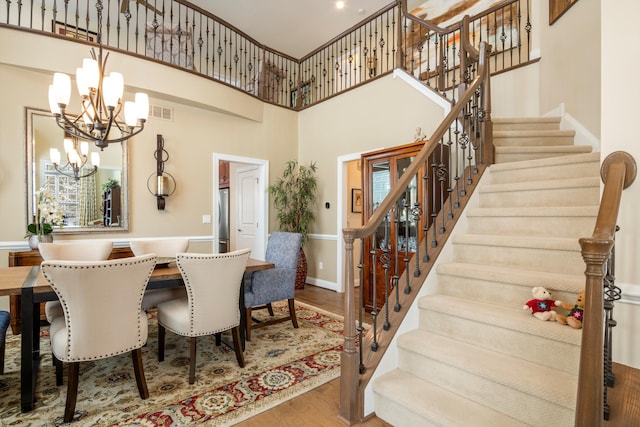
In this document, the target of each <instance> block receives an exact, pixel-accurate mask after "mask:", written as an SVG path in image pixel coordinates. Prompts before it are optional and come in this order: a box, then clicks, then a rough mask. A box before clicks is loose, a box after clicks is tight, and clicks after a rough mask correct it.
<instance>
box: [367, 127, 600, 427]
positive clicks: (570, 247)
mask: <svg viewBox="0 0 640 427" xmlns="http://www.w3.org/2000/svg"><path fill="white" fill-rule="evenodd" d="M572 140H573V132H572V131H561V130H559V119H555V118H553V119H548V118H543V119H502V120H499V119H498V120H496V121H495V122H494V141H495V144H496V161H497V163H498V162H499V164H495V165H493V166H491V167H490V168H489V170H488V172H487V173H485V176H484V177H483V178H482V181H481V182H480V184H479V187H478V189H477V191H479V194H478V196H479V199H478V200H479V201H478V203H477V207H468V208H467V209H466V211H465V215H466V217H467V221H466V223H467V226H466V230H457V229H456V230H454V233H453V235H452V239H453V240H452V243H453V261H452V262H446V263H443V262H441V263H439V264H438V266H437V270H436V271H437V292H436V293H435V294H432V295H428V296H424V297H422V298H421V299H419V301H418V306H419V319H420V320H419V328H418V329H416V330H413V331H410V332H408V333H405V334H403V335H401V336H399V337H398V339H397V345H398V367H397V368H396V369H395V370H393V371H391V372H388V373H386V374H384V375H382V376H380V377H378V378H377V379H376V380H375V381H374V383H373V391H374V407H375V412H376V415H377V416H378V417H380V418H382V419H384V420H385V421H387V422H389V423H390V424H393V425H395V426H402V427H406V426H421V427H423V426H465V427H469V426H491V427H497V426H508V427H513V426H525V425H536V426H539V425H545V426H568V425H573V424H574V417H575V403H576V391H577V374H578V364H579V351H580V340H581V331H580V330H576V329H572V328H571V327H569V326H563V325H560V324H558V323H556V322H544V321H540V320H537V319H536V318H534V317H533V316H532V315H531V314H530V312H529V311H528V310H527V311H525V310H523V309H522V306H523V305H524V303H525V302H526V301H528V300H530V299H532V298H533V297H532V295H531V289H532V288H533V287H534V286H544V287H546V288H547V289H548V290H549V291H551V293H552V295H553V297H554V298H555V299H561V300H563V301H567V302H571V303H573V302H574V301H575V299H576V296H577V293H578V292H579V291H580V290H582V289H583V288H584V283H585V277H584V269H585V265H584V262H583V260H582V257H581V253H580V245H579V243H578V238H580V237H585V236H589V235H591V233H592V231H593V226H594V224H595V218H596V215H597V209H598V202H599V184H600V178H599V167H600V156H599V153H590V151H591V150H590V147H587V148H585V147H576V146H575V145H573V143H572ZM560 311H561V310H559V312H560Z"/></svg>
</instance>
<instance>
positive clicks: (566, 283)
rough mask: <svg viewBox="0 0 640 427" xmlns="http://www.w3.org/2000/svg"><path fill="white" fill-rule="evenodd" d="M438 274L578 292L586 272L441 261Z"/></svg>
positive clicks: (582, 287) (437, 267)
mask: <svg viewBox="0 0 640 427" xmlns="http://www.w3.org/2000/svg"><path fill="white" fill-rule="evenodd" d="M436 271H437V272H438V274H447V275H450V276H460V277H468V278H481V279H483V280H487V281H494V282H503V283H513V284H517V285H520V286H526V287H534V286H543V287H545V288H547V289H549V290H557V291H565V292H572V293H578V292H580V291H581V290H583V289H584V284H585V278H584V274H580V275H578V274H563V273H551V272H544V271H530V270H522V269H518V268H510V267H504V266H495V265H483V264H469V263H460V262H448V263H439V264H438V265H437V266H436Z"/></svg>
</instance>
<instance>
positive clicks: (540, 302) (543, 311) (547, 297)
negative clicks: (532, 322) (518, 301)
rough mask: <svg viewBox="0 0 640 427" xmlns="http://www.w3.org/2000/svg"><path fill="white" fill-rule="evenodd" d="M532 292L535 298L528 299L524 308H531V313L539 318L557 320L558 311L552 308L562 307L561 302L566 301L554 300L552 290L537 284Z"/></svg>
mask: <svg viewBox="0 0 640 427" xmlns="http://www.w3.org/2000/svg"><path fill="white" fill-rule="evenodd" d="M531 293H532V294H533V299H532V300H529V301H527V303H526V304H525V305H524V306H522V309H523V310H526V309H530V310H531V314H532V315H534V316H535V317H536V319H539V320H549V321H554V320H556V317H557V315H558V313H556V312H555V311H553V310H552V308H553V307H560V306H561V304H564V303H563V302H562V301H560V300H552V299H551V292H549V291H548V290H547V289H546V288H544V287H542V286H536V287H535V288H533V289H532V290H531Z"/></svg>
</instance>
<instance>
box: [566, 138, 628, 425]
mask: <svg viewBox="0 0 640 427" xmlns="http://www.w3.org/2000/svg"><path fill="white" fill-rule="evenodd" d="M636 173H637V166H636V162H635V160H634V158H633V157H632V156H631V155H630V154H628V153H626V152H623V151H617V152H614V153H611V154H610V155H608V156H607V158H606V159H605V160H604V162H603V163H602V166H601V169H600V175H601V177H602V181H603V182H604V190H603V193H602V199H601V201H600V209H599V211H598V217H597V219H596V225H595V228H594V230H593V234H592V235H591V237H584V238H581V239H580V246H581V248H582V258H583V259H584V262H585V264H586V270H585V276H586V283H585V309H584V318H583V328H582V347H581V349H580V372H579V377H578V397H577V401H576V418H575V425H576V426H580V427H597V426H600V425H602V420H603V418H604V397H605V389H604V387H605V385H604V363H605V362H604V332H603V331H604V329H605V324H604V279H605V275H606V274H607V262H608V260H609V259H610V258H611V256H612V252H613V250H614V239H615V233H616V228H617V221H618V211H619V208H620V200H621V198H622V190H624V189H626V188H628V187H629V186H630V185H631V184H632V183H633V181H634V180H635V177H636Z"/></svg>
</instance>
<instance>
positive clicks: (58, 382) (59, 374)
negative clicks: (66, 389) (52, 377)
mask: <svg viewBox="0 0 640 427" xmlns="http://www.w3.org/2000/svg"><path fill="white" fill-rule="evenodd" d="M51 358H52V359H53V366H55V368H56V386H61V385H62V368H63V366H62V362H61V361H60V360H59V359H58V358H57V357H56V356H54V354H53V353H51Z"/></svg>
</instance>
